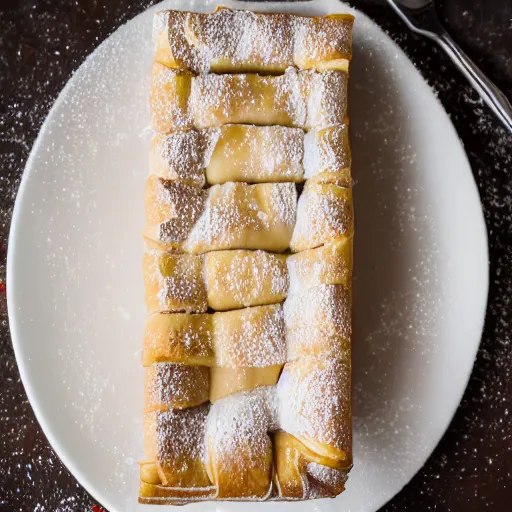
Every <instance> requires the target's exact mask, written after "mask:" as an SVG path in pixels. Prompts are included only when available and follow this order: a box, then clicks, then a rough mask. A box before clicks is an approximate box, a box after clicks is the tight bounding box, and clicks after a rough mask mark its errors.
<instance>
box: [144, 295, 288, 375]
mask: <svg viewBox="0 0 512 512" xmlns="http://www.w3.org/2000/svg"><path fill="white" fill-rule="evenodd" d="M285 361H286V346H285V323H284V315H283V310H282V306H281V305H280V304H274V305H269V306H255V307H252V308H245V309H238V310H234V311H226V312H219V313H213V314H211V313H204V314H199V315H188V314H183V313H175V314H165V313H164V314H162V313H156V314H153V315H150V316H149V317H148V320H147V323H146V329H145V333H144V339H143V348H142V362H143V365H144V366H149V365H151V364H153V363H158V362H171V363H183V364H191V365H203V366H224V367H230V368H237V367H259V368H263V367H266V366H273V365H282V364H284V363H285Z"/></svg>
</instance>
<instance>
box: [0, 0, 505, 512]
mask: <svg viewBox="0 0 512 512" xmlns="http://www.w3.org/2000/svg"><path fill="white" fill-rule="evenodd" d="M152 3H154V2H151V1H147V0H79V1H75V0H61V1H56V0H41V1H35V0H32V1H28V0H27V1H23V0H0V271H2V276H3V273H4V271H5V256H6V244H7V236H8V233H9V225H10V219H11V213H12V208H13V204H14V199H15V197H16V192H17V188H18V185H19V182H20V178H21V174H22V172H23V167H24V165H25V161H26V159H27V156H28V154H29V151H30V148H31V146H32V144H33V142H34V139H35V137H36V135H37V133H38V131H39V128H40V127H41V124H42V123H43V121H44V118H45V117H46V115H47V113H48V111H49V109H50V107H51V105H52V103H53V101H54V100H55V98H56V97H57V95H58V93H59V91H60V90H61V89H62V88H63V87H64V85H65V84H66V82H67V81H68V80H69V78H70V77H71V75H72V73H73V71H74V70H76V69H77V68H78V66H80V64H81V63H82V62H83V61H84V59H85V57H86V56H87V55H88V54H89V53H90V52H92V51H93V50H94V48H96V47H97V46H98V45H99V44H100V43H101V42H102V41H103V40H104V39H105V38H106V37H107V36H108V35H109V34H110V33H112V32H113V31H114V30H115V29H116V28H117V27H119V26H120V25H121V24H123V23H124V22H126V21H128V20H129V19H131V18H132V17H133V16H134V15H136V14H138V13H139V12H141V11H143V10H144V9H146V8H147V7H148V6H149V5H151V4H152ZM354 6H355V7H358V8H359V9H361V10H362V11H364V12H365V13H367V14H368V15H369V16H370V17H372V18H373V19H374V20H375V21H376V22H377V23H378V24H380V25H381V26H382V27H383V28H384V29H385V30H386V31H387V32H388V33H389V34H390V35H391V37H392V38H393V39H394V40H395V41H397V42H398V44H399V45H400V46H401V47H402V48H403V49H404V50H405V52H406V53H407V54H408V55H409V57H410V58H411V59H412V60H413V62H414V63H415V65H416V66H417V67H418V69H419V70H420V71H421V73H422V74H423V76H424V77H425V78H426V79H427V81H428V82H429V83H430V84H431V86H432V87H433V89H434V90H435V92H436V94H437V95H438V97H439V99H440V100H441V102H442V103H443V105H444V107H445V108H446V110H447V112H448V113H449V115H450V116H451V119H452V121H453V123H454V125H455V128H456V129H457V131H458V133H459V136H460V138H461V140H462V142H463V143H464V146H465V149H466V151H467V153H468V156H469V159H470V162H471V166H472V169H473V174H474V176H475V179H476V182H477V184H478V188H479V191H480V196H481V199H482V203H483V208H484V212H485V220H486V222H487V228H488V232H489V249H490V259H491V265H490V291H489V305H488V311H487V318H486V322H485V330H484V334H483V338H482V344H481V347H480V350H479V353H478V357H477V360H476V365H475V368H474V370H473V374H472V376H471V380H470V383H469V386H468V389H467V390H466V393H465V395H464V398H463V400H462V403H461V404H460V407H459V409H458V411H457V413H456V415H455V418H454V419H453V422H452V424H451V426H450V428H449V430H448V432H447V433H446V435H445V436H444V437H443V439H442V441H441V442H440V444H439V446H438V447H437V448H436V450H435V452H434V454H433V455H432V457H431V458H430V459H429V460H428V462H427V464H426V465H425V467H424V468H423V469H422V470H421V471H420V472H419V473H418V474H417V475H416V476H415V477H414V478H413V480H412V481H411V482H410V483H409V484H408V485H407V486H406V487H405V489H404V490H403V491H402V492H401V493H400V494H399V495H398V496H396V497H395V498H394V499H393V500H392V502H390V503H389V504H388V505H387V506H386V507H384V509H383V511H386V512H390V511H402V510H417V511H420V512H421V511H427V510H436V511H454V512H458V511H464V512H473V511H475V512H476V511H484V510H485V511H490V512H506V511H509V510H512V370H511V368H512V343H511V330H512V136H511V135H508V134H507V133H506V132H505V131H504V129H503V128H502V127H501V126H500V124H499V122H498V121H497V120H496V119H495V118H494V117H493V116H492V114H491V113H490V112H489V110H488V109H487V107H485V106H484V105H483V104H482V103H481V101H480V100H479V98H478V96H477V94H476V93H475V92H474V91H473V90H472V89H471V87H469V85H468V84H467V83H466V81H465V80H464V78H462V77H461V76H460V75H459V73H458V72H457V71H456V70H455V68H454V67H453V65H452V64H451V62H450V61H449V60H448V58H447V57H446V56H445V55H444V54H443V53H442V52H441V51H440V50H439V49H438V48H437V47H435V45H434V44H433V43H431V42H430V41H427V40H424V39H421V38H419V37H418V36H415V35H413V34H411V33H410V32H409V31H408V30H407V29H406V28H405V26H404V25H403V24H402V22H401V21H399V20H398V19H397V18H396V15H395V14H394V13H393V12H391V10H390V8H389V7H388V6H387V5H386V4H385V2H384V0H358V1H354ZM438 11H439V14H440V16H441V19H442V20H443V22H444V24H445V25H446V27H447V28H448V29H449V31H450V32H451V34H452V35H453V37H454V39H455V40H456V41H457V42H458V43H459V44H460V45H461V46H462V47H463V49H464V50H466V52H467V53H468V54H469V55H470V56H471V57H472V58H473V59H474V60H475V61H476V62H477V64H478V65H479V66H481V68H482V69H483V70H484V72H485V73H487V74H488V76H490V77H491V79H492V80H494V81H495V83H496V84H497V85H498V86H499V87H501V89H502V90H503V91H504V92H505V94H507V95H508V97H509V98H512V0H444V1H442V2H438ZM2 276H0V277H2ZM0 292H2V294H0V298H1V300H0V382H1V394H0V511H17V510H19V511H23V512H26V511H54V512H56V511H58V512H65V511H87V510H99V507H98V504H96V503H95V502H94V500H93V499H92V498H91V497H90V496H89V495H88V494H87V492H86V491H85V490H84V489H82V487H81V486H80V485H79V484H78V483H77V482H76V481H75V479H74V478H73V476H72V475H71V474H70V473H69V472H68V471H67V469H66V468H65V467H64V465H63V464H62V463H61V462H60V460H59V458H58V457H57V456H56V455H55V453H54V452H53V450H52V449H51V448H50V446H49V444H48V441H47V440H46V438H45V436H44V434H43V433H42V431H41V428H40V427H39V425H38V423H37V421H36V419H35V417H34V414H33V412H32V409H31V407H30V404H29V403H28V401H27V398H26V395H25V392H24V390H23V385H22V384H21V381H20V378H19V373H18V369H17V366H16V361H15V359H14V354H13V350H12V346H11V339H10V335H9V325H8V320H7V308H6V304H5V282H4V281H3V280H1V281H0Z"/></svg>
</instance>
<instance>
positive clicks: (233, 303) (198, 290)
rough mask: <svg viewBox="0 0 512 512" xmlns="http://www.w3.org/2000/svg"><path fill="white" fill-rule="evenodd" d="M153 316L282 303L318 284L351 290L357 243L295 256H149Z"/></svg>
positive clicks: (245, 253) (345, 241) (247, 253)
mask: <svg viewBox="0 0 512 512" xmlns="http://www.w3.org/2000/svg"><path fill="white" fill-rule="evenodd" d="M143 276H144V285H145V290H146V306H147V309H148V312H149V313H155V312H169V313H177V312H187V313H204V312H206V310H207V309H208V308H212V309H214V310H216V311H226V310H230V309H238V308H243V307H249V306H261V305H266V304H274V303H279V302H282V301H283V300H284V299H285V298H286V297H287V295H289V294H294V293H297V292H298V291H300V290H305V289H307V288H309V287H313V286H316V285H318V284H343V285H345V286H347V287H348V286H349V283H350V279H351V276H352V238H341V239H338V240H335V241H334V242H329V243H327V244H325V245H323V246H322V247H318V248H316V249H310V250H308V251H303V252H301V253H297V254H294V255H284V254H273V253H269V252H265V251H249V250H232V251H214V252H210V253H207V254H204V255H203V254H199V255H192V254H180V253H176V252H174V253H166V252H161V251H149V252H147V253H145V254H144V258H143Z"/></svg>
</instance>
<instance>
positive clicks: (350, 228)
mask: <svg viewBox="0 0 512 512" xmlns="http://www.w3.org/2000/svg"><path fill="white" fill-rule="evenodd" d="M353 232H354V212H353V206H352V190H351V189H350V188H345V187H340V186H338V185H335V184H333V183H321V182H319V181H315V180H308V182H307V183H306V184H305V186H304V190H303V192H302V194H301V195H300V197H299V199H298V202H297V191H296V189H295V186H294V184H293V183H261V184H256V185H248V184H246V183H243V182H238V183H234V182H229V183H225V184H224V185H215V186H213V187H211V188H210V189H208V190H207V191H206V190H201V189H197V188H196V187H193V186H191V185H185V184H183V183H181V182H175V181H167V180H163V179H161V178H158V177H156V176H154V175H151V176H149V178H148V180H147V188H146V228H145V230H144V236H145V237H146V239H147V240H148V241H149V242H150V245H151V246H154V247H157V248H162V249H173V250H179V251H183V252H187V253H191V254H201V253H206V252H209V251H217V250H223V249H263V250H267V251H273V252H281V251H284V250H286V249H288V248H290V249H291V250H292V252H300V251H303V250H306V249H312V248H315V247H319V246H321V245H323V244H325V243H328V242H330V241H333V240H336V239H339V238H345V237H351V236H352V235H353Z"/></svg>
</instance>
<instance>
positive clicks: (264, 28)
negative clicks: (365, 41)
mask: <svg viewBox="0 0 512 512" xmlns="http://www.w3.org/2000/svg"><path fill="white" fill-rule="evenodd" d="M353 22H354V18H353V16H351V15H349V14H332V15H329V16H321V17H306V16H294V15H291V14H260V13H253V12H250V11H232V10H230V9H226V8H218V9H217V10H216V11H215V12H214V13H208V14H203V13H195V12H182V11H162V12H158V13H156V14H155V18H154V25H153V39H154V43H155V60H156V61H157V62H160V63H161V64H163V65H165V66H169V67H171V68H176V69H181V70H187V71H191V72H193V73H208V72H210V73H240V72H245V73H247V72H257V73H269V74H272V73H280V72H283V71H285V70H286V69H287V68H288V67H290V66H296V67H298V68H301V69H311V68H314V69H342V70H345V71H346V70H348V64H349V61H350V59H351V57H352V45H351V37H352V25H353Z"/></svg>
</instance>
